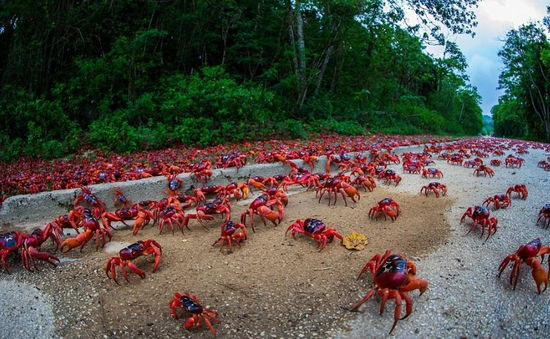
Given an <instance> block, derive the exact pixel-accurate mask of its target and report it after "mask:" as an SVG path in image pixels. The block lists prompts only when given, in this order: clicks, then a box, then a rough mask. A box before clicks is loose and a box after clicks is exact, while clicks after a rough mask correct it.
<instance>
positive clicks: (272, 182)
mask: <svg viewBox="0 0 550 339" xmlns="http://www.w3.org/2000/svg"><path fill="white" fill-rule="evenodd" d="M248 184H249V185H251V186H253V187H254V188H257V189H259V190H262V191H265V190H266V189H267V186H266V185H268V186H277V185H278V182H277V179H275V178H274V177H262V176H255V177H252V178H250V179H248Z"/></svg>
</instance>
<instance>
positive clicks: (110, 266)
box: [105, 239, 162, 285]
mask: <svg viewBox="0 0 550 339" xmlns="http://www.w3.org/2000/svg"><path fill="white" fill-rule="evenodd" d="M151 254H153V256H154V257H155V265H154V266H153V273H154V272H155V271H156V270H157V268H158V266H159V264H160V259H161V257H162V246H161V245H160V244H159V243H158V242H156V241H155V240H153V239H147V240H145V241H141V240H140V241H137V242H135V243H133V244H131V245H130V246H128V247H125V248H123V249H121V250H120V251H119V252H118V257H111V258H109V260H107V266H105V274H107V277H109V278H111V279H113V280H114V281H115V282H116V283H117V284H118V281H117V279H116V268H117V266H118V267H120V269H121V271H122V276H123V277H124V279H126V281H128V282H130V281H129V280H128V273H127V272H126V269H125V267H126V266H128V267H129V268H130V269H131V270H132V272H134V273H135V274H137V275H139V276H140V277H141V279H143V278H145V272H144V271H143V270H141V269H139V268H138V267H137V266H136V264H134V263H133V262H132V260H134V259H137V258H139V257H141V256H143V255H151ZM109 273H110V275H109ZM119 285H120V284H119Z"/></svg>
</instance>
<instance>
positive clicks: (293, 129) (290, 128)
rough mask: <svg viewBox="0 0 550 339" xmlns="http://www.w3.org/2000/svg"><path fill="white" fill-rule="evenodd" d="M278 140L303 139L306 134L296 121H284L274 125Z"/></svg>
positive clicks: (300, 124) (302, 126)
mask: <svg viewBox="0 0 550 339" xmlns="http://www.w3.org/2000/svg"><path fill="white" fill-rule="evenodd" d="M275 131H276V134H277V138H278V139H304V138H305V137H306V136H307V132H306V130H305V129H304V125H302V123H301V122H300V121H298V120H294V119H286V120H283V121H281V122H278V123H276V124H275Z"/></svg>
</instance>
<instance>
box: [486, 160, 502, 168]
mask: <svg viewBox="0 0 550 339" xmlns="http://www.w3.org/2000/svg"><path fill="white" fill-rule="evenodd" d="M501 164H502V161H500V160H498V159H492V160H491V161H489V165H491V166H495V167H499V166H500V165H501Z"/></svg>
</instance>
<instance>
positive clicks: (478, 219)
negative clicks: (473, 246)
mask: <svg viewBox="0 0 550 339" xmlns="http://www.w3.org/2000/svg"><path fill="white" fill-rule="evenodd" d="M490 214H491V212H489V210H488V209H487V208H485V207H484V206H474V207H468V209H467V210H466V212H464V214H463V215H462V218H460V223H461V224H462V222H463V221H464V219H465V218H466V217H470V218H472V220H473V221H474V224H473V225H472V227H471V228H470V230H469V231H468V233H466V234H469V233H470V232H471V231H472V230H473V229H474V228H475V227H476V226H477V225H481V235H480V236H479V237H480V238H481V237H483V233H484V232H485V226H488V232H489V234H487V238H486V239H485V241H487V239H489V237H490V236H491V234H492V233H496V231H497V224H498V219H497V218H496V217H491V218H490V217H489V215H490ZM493 231H494V232H493Z"/></svg>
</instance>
